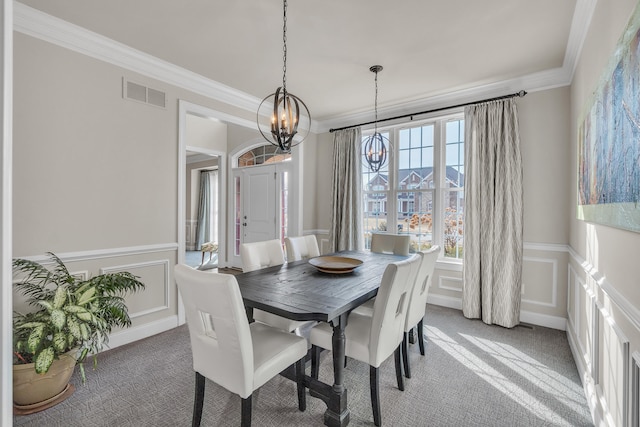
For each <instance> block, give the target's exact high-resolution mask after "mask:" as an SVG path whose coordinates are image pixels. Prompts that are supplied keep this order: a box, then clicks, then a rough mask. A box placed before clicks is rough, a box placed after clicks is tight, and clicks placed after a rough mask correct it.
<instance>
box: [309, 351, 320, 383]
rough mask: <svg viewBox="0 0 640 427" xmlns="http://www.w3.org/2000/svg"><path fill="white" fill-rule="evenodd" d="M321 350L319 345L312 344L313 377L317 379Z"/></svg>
mask: <svg viewBox="0 0 640 427" xmlns="http://www.w3.org/2000/svg"><path fill="white" fill-rule="evenodd" d="M320 351H321V349H320V347H318V346H317V345H312V346H311V377H312V378H314V379H316V380H317V379H318V374H319V372H320Z"/></svg>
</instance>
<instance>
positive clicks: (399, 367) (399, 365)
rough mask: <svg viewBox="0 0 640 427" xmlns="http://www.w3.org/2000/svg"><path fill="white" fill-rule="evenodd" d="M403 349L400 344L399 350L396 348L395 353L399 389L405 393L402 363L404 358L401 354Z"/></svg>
mask: <svg viewBox="0 0 640 427" xmlns="http://www.w3.org/2000/svg"><path fill="white" fill-rule="evenodd" d="M401 348H402V344H400V345H399V346H398V348H396V351H394V353H395V359H396V379H397V380H398V389H400V391H404V380H403V379H402V362H401V361H400V359H401V358H402V356H401V355H400V353H401V352H402V350H401Z"/></svg>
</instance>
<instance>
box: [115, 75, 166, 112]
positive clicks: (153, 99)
mask: <svg viewBox="0 0 640 427" xmlns="http://www.w3.org/2000/svg"><path fill="white" fill-rule="evenodd" d="M122 97H123V98H125V99H131V100H133V101H138V102H144V103H145V104H149V105H153V106H156V107H160V108H165V107H166V106H167V95H166V93H164V92H162V91H160V90H156V89H151V88H149V87H146V86H143V85H141V84H138V83H134V82H131V81H128V80H126V79H125V78H123V79H122Z"/></svg>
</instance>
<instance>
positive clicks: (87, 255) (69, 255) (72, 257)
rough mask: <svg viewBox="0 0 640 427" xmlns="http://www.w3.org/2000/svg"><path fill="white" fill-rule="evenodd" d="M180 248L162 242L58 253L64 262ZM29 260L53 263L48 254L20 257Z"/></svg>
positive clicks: (175, 244)
mask: <svg viewBox="0 0 640 427" xmlns="http://www.w3.org/2000/svg"><path fill="white" fill-rule="evenodd" d="M177 250H178V244H177V243H160V244H156V245H145V246H129V247H124V248H111V249H96V250H91V251H81V252H64V253H59V254H56V256H57V257H58V258H60V259H61V260H62V262H65V263H66V262H77V261H91V260H96V259H103V258H115V257H121V256H131V255H141V254H151V253H156V252H173V251H177ZM20 258H23V259H27V260H29V261H35V262H38V263H41V264H43V265H46V264H51V262H52V261H51V260H50V259H49V257H48V256H47V255H34V256H26V257H20Z"/></svg>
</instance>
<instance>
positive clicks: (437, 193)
mask: <svg viewBox="0 0 640 427" xmlns="http://www.w3.org/2000/svg"><path fill="white" fill-rule="evenodd" d="M381 133H383V135H384V136H386V137H387V138H388V139H389V141H390V147H388V149H389V157H388V158H389V161H388V162H387V164H386V165H385V166H384V167H382V168H381V169H380V171H378V172H375V173H374V172H371V170H369V168H368V166H367V164H366V162H364V163H363V168H362V170H363V171H362V186H363V196H364V235H365V243H366V247H367V248H369V247H370V242H371V234H372V233H376V232H389V233H398V234H409V235H410V236H411V251H412V252H415V251H418V250H425V249H428V248H430V247H431V246H432V245H435V244H438V245H440V246H442V247H443V248H444V251H443V254H444V256H445V257H449V258H457V259H461V258H462V255H463V248H464V242H463V230H464V224H463V220H462V218H463V209H464V120H463V119H462V116H461V115H456V116H448V117H442V118H438V119H432V120H429V121H425V122H422V123H421V124H418V125H413V124H412V126H411V127H407V126H406V125H403V126H396V127H393V128H389V129H386V130H385V131H383V132H381ZM364 138H366V133H365V135H363V140H364ZM363 156H364V149H363ZM363 161H364V157H363Z"/></svg>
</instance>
